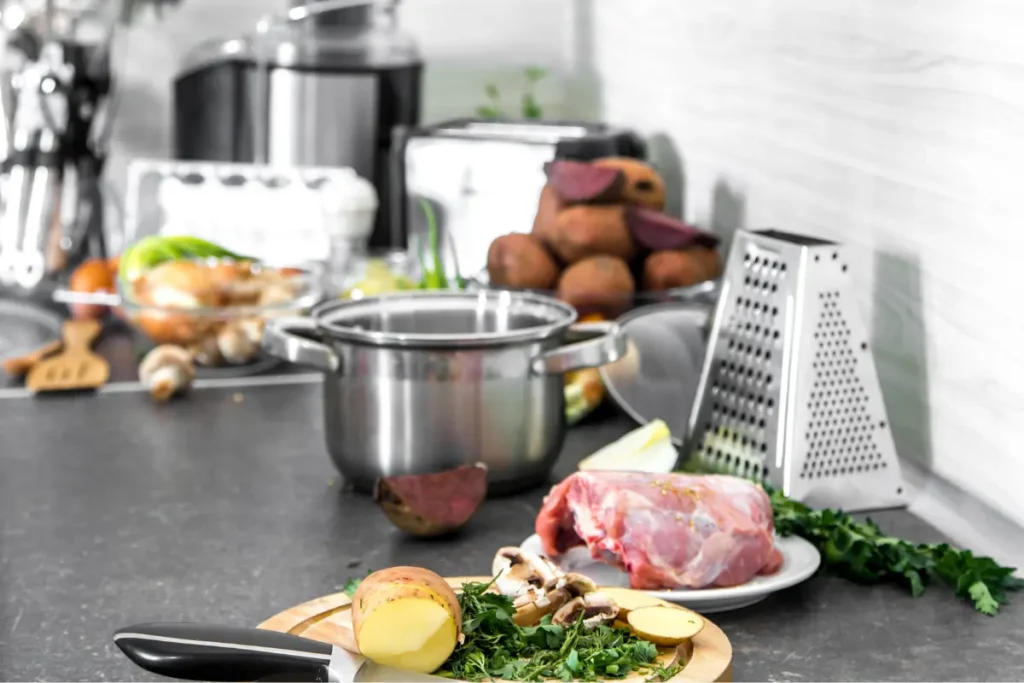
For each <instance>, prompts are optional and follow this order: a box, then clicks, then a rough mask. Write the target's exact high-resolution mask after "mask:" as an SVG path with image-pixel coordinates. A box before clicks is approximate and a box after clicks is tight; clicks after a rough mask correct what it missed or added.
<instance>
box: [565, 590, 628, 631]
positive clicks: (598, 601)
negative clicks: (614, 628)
mask: <svg viewBox="0 0 1024 683" xmlns="http://www.w3.org/2000/svg"><path fill="white" fill-rule="evenodd" d="M618 614H619V607H618V605H616V604H615V602H614V601H612V599H611V598H609V597H608V596H606V595H604V594H603V593H599V592H596V591H595V592H592V593H587V594H585V595H581V596H579V597H577V598H573V599H572V600H570V601H569V602H567V603H565V604H564V605H562V606H561V607H559V608H558V610H557V611H556V612H555V615H554V616H553V617H551V623H552V624H555V625H556V626H572V625H573V624H575V623H576V622H577V621H578V620H579V619H580V617H582V618H583V628H585V629H592V628H594V627H595V626H600V625H601V624H607V623H610V622H611V621H613V620H614V619H615V617H616V616H618Z"/></svg>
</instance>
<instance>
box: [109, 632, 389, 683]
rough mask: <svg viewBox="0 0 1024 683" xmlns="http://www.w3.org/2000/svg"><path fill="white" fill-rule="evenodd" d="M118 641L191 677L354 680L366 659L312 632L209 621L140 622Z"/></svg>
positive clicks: (153, 666) (137, 658)
mask: <svg viewBox="0 0 1024 683" xmlns="http://www.w3.org/2000/svg"><path fill="white" fill-rule="evenodd" d="M114 643H115V644H116V645H117V646H118V647H119V648H120V649H121V652H123V653H124V654H125V656H127V657H128V659H130V660H132V661H133V662H134V663H135V664H137V665H138V666H140V667H142V668H143V669H145V670H146V671H149V672H151V673H155V674H159V675H161V676H168V677H170V678H181V679H186V680H192V681H198V680H202V681H255V680H258V679H263V678H271V679H276V680H288V677H289V676H294V678H291V679H290V680H293V681H295V680H317V681H328V680H329V681H341V682H342V683H352V682H353V681H355V678H356V674H357V673H358V672H359V669H360V667H362V665H363V664H364V663H366V661H367V660H366V658H365V657H362V656H360V655H355V654H352V653H350V652H348V651H346V650H343V649H342V648H340V647H337V646H335V645H330V644H329V643H322V642H320V641H317V640H310V639H309V638H301V637H299V636H292V635H288V634H286V633H278V632H277V631H266V630H263V629H257V628H237V627H232V626H214V625H209V624H190V623H156V624H139V625H137V626H129V627H127V628H123V629H120V630H118V631H117V632H116V633H114ZM403 673H404V672H403ZM393 680H395V679H393ZM405 680H409V679H408V678H406V679H405Z"/></svg>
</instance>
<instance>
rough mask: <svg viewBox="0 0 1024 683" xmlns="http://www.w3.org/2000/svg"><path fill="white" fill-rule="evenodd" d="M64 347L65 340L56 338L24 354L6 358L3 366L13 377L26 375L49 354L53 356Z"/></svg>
mask: <svg viewBox="0 0 1024 683" xmlns="http://www.w3.org/2000/svg"><path fill="white" fill-rule="evenodd" d="M63 347H64V342H62V341H61V340H60V339H54V340H53V341H52V342H48V343H46V344H44V345H43V346H40V347H39V348H38V349H35V350H34V351H29V352H28V353H26V354H25V355H24V356H16V357H14V358H4V362H3V368H4V372H6V373H7V374H8V375H10V376H11V377H24V376H25V375H27V374H28V371H29V370H31V369H32V368H33V366H35V364H36V363H38V362H39V361H41V360H43V359H44V358H46V357H47V356H52V355H53V354H55V353H57V352H58V351H60V350H61V349H62V348H63Z"/></svg>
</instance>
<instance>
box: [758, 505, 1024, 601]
mask: <svg viewBox="0 0 1024 683" xmlns="http://www.w3.org/2000/svg"><path fill="white" fill-rule="evenodd" d="M765 488H766V490H768V491H769V493H770V494H771V501H772V512H773V513H774V515H775V529H776V530H777V531H778V533H779V534H781V535H783V536H800V537H802V538H805V539H807V540H808V541H810V542H811V543H813V544H814V545H815V546H817V548H818V550H819V551H820V552H821V558H822V563H823V564H824V566H825V567H826V568H827V569H829V570H830V571H832V572H834V573H836V574H839V575H840V576H844V577H846V578H848V579H851V580H853V581H857V582H860V583H880V582H883V581H897V582H900V583H904V584H905V585H907V586H908V587H909V588H910V592H911V594H912V595H914V597H917V596H919V595H921V594H922V593H924V590H925V587H926V586H927V585H928V583H929V582H930V581H931V580H932V579H935V578H938V579H940V580H941V581H943V582H945V583H946V584H948V585H949V586H951V587H952V588H953V590H954V592H955V593H956V594H957V595H958V596H960V597H962V598H964V599H966V600H968V601H970V602H972V603H974V608H975V609H976V610H978V611H979V612H981V613H982V614H988V615H990V616H991V615H994V614H996V613H998V612H999V608H1000V606H1002V605H1005V604H1007V603H1008V602H1009V601H1008V599H1007V597H1006V594H1007V592H1009V591H1017V590H1021V589H1022V588H1024V580H1021V579H1019V578H1017V577H1016V576H1014V572H1015V571H1016V570H1015V569H1014V568H1013V567H1002V566H1000V565H999V564H998V563H997V562H996V561H995V560H993V559H992V558H990V557H975V556H974V555H973V554H972V553H971V551H970V550H958V549H957V548H953V547H950V546H949V545H948V544H946V543H935V544H928V543H910V542H909V541H904V540H901V539H898V538H893V537H891V536H886V535H885V534H884V533H882V530H881V529H879V528H878V525H877V524H875V523H874V522H872V521H871V520H870V519H869V520H867V521H864V522H858V521H857V520H855V519H854V518H852V517H850V516H849V515H847V514H846V513H844V512H840V511H837V510H814V509H812V508H810V507H808V506H807V505H804V504H803V503H798V502H797V501H795V500H791V499H790V498H787V497H786V496H785V495H783V493H782V492H781V491H778V490H771V489H770V488H769V487H765Z"/></svg>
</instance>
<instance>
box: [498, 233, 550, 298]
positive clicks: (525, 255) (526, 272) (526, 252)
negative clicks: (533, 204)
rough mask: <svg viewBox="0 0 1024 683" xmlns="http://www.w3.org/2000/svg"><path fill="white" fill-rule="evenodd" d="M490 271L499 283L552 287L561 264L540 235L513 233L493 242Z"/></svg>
mask: <svg viewBox="0 0 1024 683" xmlns="http://www.w3.org/2000/svg"><path fill="white" fill-rule="evenodd" d="M487 274H488V275H489V276H490V280H491V284H492V285H495V286H497V287H511V288H512V289H552V288H554V286H555V283H556V282H558V265H557V264H556V263H555V259H554V258H553V257H552V256H551V254H550V253H548V250H547V247H545V246H544V243H543V242H541V241H540V238H538V237H536V236H535V235H524V234H519V233H512V234H510V235H502V236H501V237H498V238H496V239H495V240H494V241H493V242H491V246H490V248H489V249H488V250H487Z"/></svg>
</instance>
